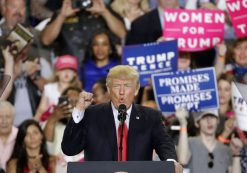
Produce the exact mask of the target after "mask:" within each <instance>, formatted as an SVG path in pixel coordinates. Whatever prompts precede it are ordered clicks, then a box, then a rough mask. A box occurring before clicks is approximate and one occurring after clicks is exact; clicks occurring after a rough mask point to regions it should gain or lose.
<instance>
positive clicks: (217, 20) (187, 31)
mask: <svg viewBox="0 0 247 173" xmlns="http://www.w3.org/2000/svg"><path fill="white" fill-rule="evenodd" d="M224 23H225V14H224V12H222V11H220V10H178V9H168V10H165V11H164V29H163V37H164V38H165V39H166V40H171V39H178V48H179V50H181V51H201V50H206V49H210V48H213V47H214V46H215V45H217V44H219V43H221V42H222V41H223V38H224Z"/></svg>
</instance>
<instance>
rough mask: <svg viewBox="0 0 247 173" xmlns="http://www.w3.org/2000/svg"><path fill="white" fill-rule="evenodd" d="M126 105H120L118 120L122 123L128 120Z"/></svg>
mask: <svg viewBox="0 0 247 173" xmlns="http://www.w3.org/2000/svg"><path fill="white" fill-rule="evenodd" d="M126 110H127V108H126V105H124V104H121V105H119V107H118V120H119V121H120V122H121V124H123V123H124V121H125V120H126Z"/></svg>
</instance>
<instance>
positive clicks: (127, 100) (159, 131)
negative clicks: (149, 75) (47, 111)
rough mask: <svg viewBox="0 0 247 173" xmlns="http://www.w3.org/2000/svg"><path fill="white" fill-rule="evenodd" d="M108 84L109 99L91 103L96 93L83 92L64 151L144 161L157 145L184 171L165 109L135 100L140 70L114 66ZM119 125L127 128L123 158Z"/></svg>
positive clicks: (89, 156) (88, 156)
mask: <svg viewBox="0 0 247 173" xmlns="http://www.w3.org/2000/svg"><path fill="white" fill-rule="evenodd" d="M106 85H107V90H108V92H109V95H110V100H111V101H110V102H108V103H103V104H97V105H95V106H90V105H91V103H92V101H93V95H92V94H91V93H87V92H82V93H80V96H79V101H78V103H77V104H76V107H75V108H74V110H73V113H72V119H71V120H70V121H69V123H68V124H67V127H66V129H65V131H64V137H63V141H62V150H63V152H64V153H65V154H67V155H75V154H78V153H79V152H81V151H82V150H84V153H85V160H89V161H93V160H94V161H117V160H118V161H121V160H123V161H138V160H139V161H143V160H152V154H153V149H155V151H156V153H157V154H158V156H159V158H160V159H161V160H168V161H169V160H170V161H174V162H175V168H176V171H177V173H179V172H182V167H181V166H180V165H179V163H178V162H176V161H175V160H176V158H177V157H176V152H175V146H174V144H173V142H172V139H171V138H170V137H169V136H168V134H166V132H165V129H164V126H163V125H162V121H161V116H162V115H161V113H160V112H159V111H156V110H154V109H150V108H147V107H142V106H139V105H136V104H134V98H135V96H136V95H137V94H138V91H139V88H140V83H139V74H138V72H137V71H136V70H135V69H134V68H132V67H130V66H126V65H119V66H116V67H113V68H112V69H111V70H110V71H109V73H108V76H107V79H106ZM120 105H125V106H126V109H127V110H126V114H124V115H125V116H126V120H125V122H124V123H120V121H119V120H118V118H119V117H118V109H119V107H121V106H120ZM119 125H120V126H119ZM122 126H123V127H122ZM119 127H122V128H123V145H122V146H123V150H122V159H121V158H120V153H121V152H120V151H119V150H118V149H119V141H120V134H119ZM109 144H110V145H109Z"/></svg>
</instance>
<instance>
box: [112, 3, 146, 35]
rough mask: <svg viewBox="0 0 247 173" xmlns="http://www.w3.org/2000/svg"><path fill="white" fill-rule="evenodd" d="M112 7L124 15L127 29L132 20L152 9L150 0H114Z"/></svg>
mask: <svg viewBox="0 0 247 173" xmlns="http://www.w3.org/2000/svg"><path fill="white" fill-rule="evenodd" d="M111 7H112V9H113V10H114V11H115V12H117V13H118V14H119V15H120V16H121V17H123V19H124V23H125V27H126V28H127V30H130V27H131V22H132V21H134V20H135V19H136V18H138V17H140V16H141V15H143V14H144V13H147V12H148V11H149V10H150V8H149V3H148V0H114V1H113V2H112V4H111Z"/></svg>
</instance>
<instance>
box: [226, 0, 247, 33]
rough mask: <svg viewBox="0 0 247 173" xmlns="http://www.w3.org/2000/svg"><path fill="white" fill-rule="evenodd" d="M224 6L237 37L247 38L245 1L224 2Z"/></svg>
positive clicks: (231, 0) (246, 1) (246, 0)
mask: <svg viewBox="0 0 247 173" xmlns="http://www.w3.org/2000/svg"><path fill="white" fill-rule="evenodd" d="M226 6H227V10H228V12H229V14H230V16H231V21H232V24H233V27H234V29H235V32H236V35H237V37H238V38H240V37H245V36H247V0H226Z"/></svg>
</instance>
